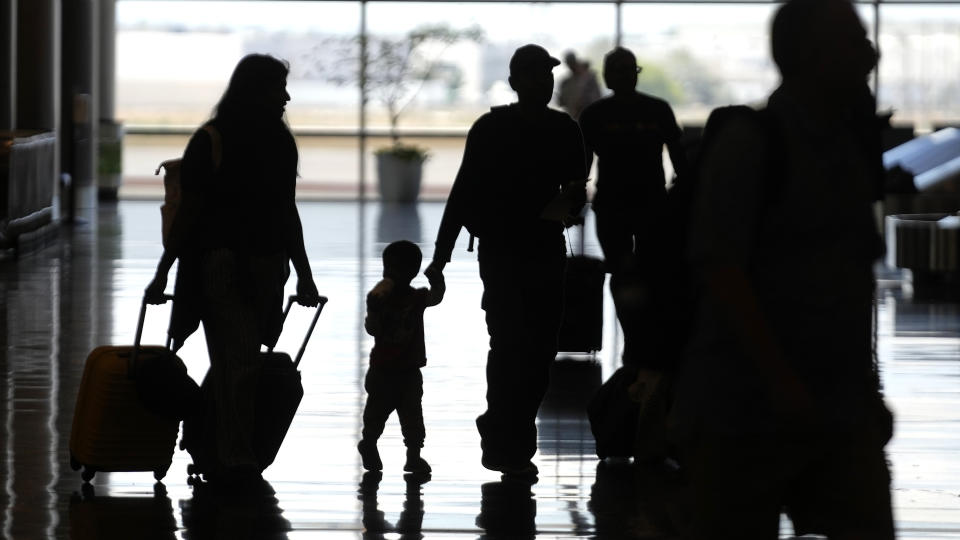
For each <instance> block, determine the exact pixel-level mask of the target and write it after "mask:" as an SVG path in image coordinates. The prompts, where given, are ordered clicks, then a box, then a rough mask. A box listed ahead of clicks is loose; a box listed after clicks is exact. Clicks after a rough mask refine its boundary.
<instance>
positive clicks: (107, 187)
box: [97, 0, 123, 200]
mask: <svg viewBox="0 0 960 540" xmlns="http://www.w3.org/2000/svg"><path fill="white" fill-rule="evenodd" d="M99 7H100V28H99V29H98V31H97V33H98V34H99V36H100V51H99V56H100V65H99V69H98V72H99V73H98V76H99V83H98V85H97V86H98V88H97V97H98V100H97V101H98V106H99V110H100V118H99V132H100V133H99V145H98V146H99V149H98V154H97V186H98V195H99V198H100V200H115V199H116V198H117V191H118V190H119V189H120V184H121V180H122V178H123V174H122V173H123V171H122V164H123V125H122V124H120V122H118V121H117V118H116V114H117V112H116V86H117V67H116V66H117V52H116V51H117V0H100V6H99Z"/></svg>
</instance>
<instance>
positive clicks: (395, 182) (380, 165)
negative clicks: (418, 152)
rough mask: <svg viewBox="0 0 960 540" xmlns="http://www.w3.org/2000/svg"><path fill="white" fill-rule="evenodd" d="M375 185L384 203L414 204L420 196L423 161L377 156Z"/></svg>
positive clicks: (389, 155)
mask: <svg viewBox="0 0 960 540" xmlns="http://www.w3.org/2000/svg"><path fill="white" fill-rule="evenodd" d="M376 156H377V185H378V187H379V190H380V200H381V201H384V202H415V201H416V200H417V198H418V197H419V196H420V179H421V178H422V177H423V159H400V158H398V157H396V156H394V155H392V154H389V153H381V154H377V155H376Z"/></svg>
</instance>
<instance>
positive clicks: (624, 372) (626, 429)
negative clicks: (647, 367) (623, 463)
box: [587, 366, 640, 459]
mask: <svg viewBox="0 0 960 540" xmlns="http://www.w3.org/2000/svg"><path fill="white" fill-rule="evenodd" d="M636 378H637V368H635V367H633V366H623V367H621V368H619V369H617V370H616V371H614V372H613V375H611V376H610V378H609V379H607V381H606V382H604V383H603V385H602V386H601V387H600V389H599V390H597V393H596V394H594V396H593V399H592V400H591V401H590V404H589V405H588V407H587V416H588V417H589V418H590V430H591V431H592V432H593V438H594V439H595V440H596V442H597V457H599V458H600V459H606V458H608V457H611V458H631V457H633V456H634V453H635V451H636V443H637V432H638V429H639V425H640V404H639V403H637V402H635V401H633V400H632V399H630V385H631V384H633V382H634V381H635V380H636Z"/></svg>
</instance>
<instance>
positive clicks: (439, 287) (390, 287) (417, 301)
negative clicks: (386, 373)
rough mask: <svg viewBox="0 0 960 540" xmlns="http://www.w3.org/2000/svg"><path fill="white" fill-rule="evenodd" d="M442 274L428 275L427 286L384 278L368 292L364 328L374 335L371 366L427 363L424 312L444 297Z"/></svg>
mask: <svg viewBox="0 0 960 540" xmlns="http://www.w3.org/2000/svg"><path fill="white" fill-rule="evenodd" d="M444 291H445V286H444V283H443V278H442V277H434V278H432V279H430V288H429V289H428V288H418V289H415V288H413V287H411V286H409V285H403V286H398V285H396V283H395V282H394V281H393V280H392V279H390V278H384V279H383V280H381V281H380V282H379V283H377V284H376V286H374V288H373V289H372V290H371V291H370V292H369V293H368V294H367V318H366V320H365V321H364V328H366V330H367V333H368V334H370V335H371V336H373V337H374V345H373V349H372V350H371V351H370V367H379V368H388V369H404V368H421V367H423V366H425V365H427V353H426V348H425V347H424V336H423V312H424V310H425V309H426V308H427V307H429V306H435V305H437V304H439V303H440V301H441V300H442V299H443V293H444Z"/></svg>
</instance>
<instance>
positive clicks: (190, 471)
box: [187, 463, 197, 476]
mask: <svg viewBox="0 0 960 540" xmlns="http://www.w3.org/2000/svg"><path fill="white" fill-rule="evenodd" d="M196 475H197V466H196V465H194V464H193V463H191V464H189V465H187V476H196Z"/></svg>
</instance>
